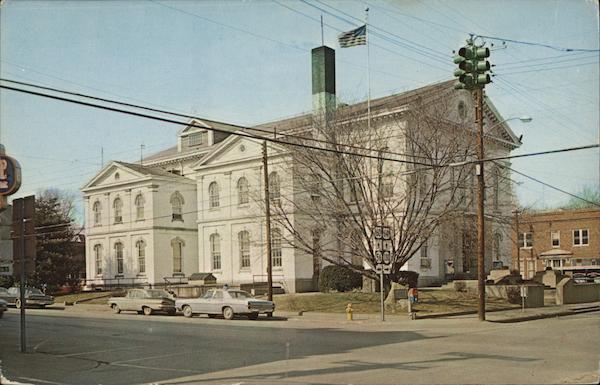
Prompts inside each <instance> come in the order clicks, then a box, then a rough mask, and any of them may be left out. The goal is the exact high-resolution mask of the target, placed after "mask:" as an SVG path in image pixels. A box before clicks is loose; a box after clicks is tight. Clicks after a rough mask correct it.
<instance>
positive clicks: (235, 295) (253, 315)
mask: <svg viewBox="0 0 600 385" xmlns="http://www.w3.org/2000/svg"><path fill="white" fill-rule="evenodd" d="M175 307H176V308H177V309H178V310H181V311H182V312H183V315H184V316H186V317H192V316H193V315H194V314H207V315H208V316H209V317H210V318H214V317H216V316H217V315H223V318H225V319H227V320H230V319H233V317H234V316H235V315H236V314H241V315H244V316H247V317H248V318H249V319H252V320H255V319H257V318H258V315H259V314H260V313H265V314H266V315H267V316H268V317H272V316H273V311H275V304H274V303H273V302H272V301H264V300H258V299H255V298H254V297H252V295H251V294H250V293H248V292H245V291H243V290H227V289H212V290H209V291H207V292H206V294H204V296H202V297H200V298H182V299H177V300H176V301H175Z"/></svg>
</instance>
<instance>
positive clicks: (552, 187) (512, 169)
mask: <svg viewBox="0 0 600 385" xmlns="http://www.w3.org/2000/svg"><path fill="white" fill-rule="evenodd" d="M501 166H502V167H505V168H507V169H509V170H511V171H512V172H515V173H517V174H519V175H521V176H524V177H525V178H527V179H531V180H532V181H534V182H537V183H539V184H542V185H544V186H546V187H549V188H551V189H553V190H556V191H560V192H561V193H563V194H567V195H570V196H572V197H573V198H577V199H579V200H581V201H583V202H587V203H589V204H592V205H594V206H598V207H600V203H597V202H592V201H590V200H587V199H585V198H582V197H580V196H578V195H575V194H573V193H570V192H568V191H565V190H563V189H560V188H558V187H556V186H553V185H551V184H548V183H546V182H543V181H541V180H539V179H536V178H534V177H532V176H529V175H527V174H524V173H522V172H520V171H517V170H515V169H514V168H510V167H508V166H505V165H501Z"/></svg>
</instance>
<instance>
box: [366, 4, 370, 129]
mask: <svg viewBox="0 0 600 385" xmlns="http://www.w3.org/2000/svg"><path fill="white" fill-rule="evenodd" d="M365 14H366V16H365V39H366V41H367V88H368V90H367V128H368V130H369V140H370V138H371V54H370V49H369V34H368V31H369V8H367V9H365Z"/></svg>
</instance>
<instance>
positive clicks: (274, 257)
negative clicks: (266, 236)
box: [271, 228, 282, 267]
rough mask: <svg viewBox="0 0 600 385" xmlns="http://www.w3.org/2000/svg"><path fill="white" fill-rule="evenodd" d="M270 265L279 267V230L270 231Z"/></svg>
mask: <svg viewBox="0 0 600 385" xmlns="http://www.w3.org/2000/svg"><path fill="white" fill-rule="evenodd" d="M271 261H272V262H271V263H272V265H273V267H281V262H282V261H281V230H279V229H278V228H274V229H273V230H271Z"/></svg>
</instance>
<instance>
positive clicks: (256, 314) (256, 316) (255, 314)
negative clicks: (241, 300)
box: [248, 313, 258, 321]
mask: <svg viewBox="0 0 600 385" xmlns="http://www.w3.org/2000/svg"><path fill="white" fill-rule="evenodd" d="M248 319H249V320H252V321H254V320H257V319H258V313H250V314H248Z"/></svg>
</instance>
